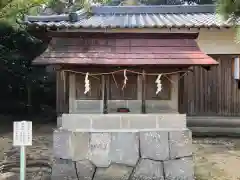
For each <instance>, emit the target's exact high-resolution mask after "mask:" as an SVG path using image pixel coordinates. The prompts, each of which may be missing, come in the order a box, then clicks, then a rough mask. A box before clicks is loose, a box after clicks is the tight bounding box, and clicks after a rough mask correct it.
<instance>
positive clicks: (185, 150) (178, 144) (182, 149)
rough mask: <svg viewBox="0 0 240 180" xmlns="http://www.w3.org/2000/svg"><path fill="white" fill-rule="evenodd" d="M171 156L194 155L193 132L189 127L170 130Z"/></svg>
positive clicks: (174, 157) (172, 157)
mask: <svg viewBox="0 0 240 180" xmlns="http://www.w3.org/2000/svg"><path fill="white" fill-rule="evenodd" d="M169 146H170V158H171V159H176V158H181V157H186V156H191V155H192V132H191V131H190V130H188V129H185V130H176V131H170V132H169Z"/></svg>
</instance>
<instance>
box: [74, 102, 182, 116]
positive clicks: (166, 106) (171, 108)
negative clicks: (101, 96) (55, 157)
mask: <svg viewBox="0 0 240 180" xmlns="http://www.w3.org/2000/svg"><path fill="white" fill-rule="evenodd" d="M176 103H177V101H176ZM176 103H175V101H174V100H146V112H147V113H168V112H169V113H173V112H175V113H176V112H177V111H178V108H177V106H176V105H175V104H176ZM121 107H125V108H129V110H130V112H129V114H136V113H141V110H142V108H141V107H142V101H141V100H108V113H117V108H121ZM70 108H71V109H70V112H71V113H84V114H85V113H86V114H89V113H97V114H101V113H102V111H103V101H102V100H75V101H74V105H73V107H70Z"/></svg>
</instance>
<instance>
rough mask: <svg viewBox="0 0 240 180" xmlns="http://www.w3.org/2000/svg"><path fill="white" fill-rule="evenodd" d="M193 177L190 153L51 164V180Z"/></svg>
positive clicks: (185, 179) (180, 179) (171, 179)
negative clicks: (103, 163) (132, 161)
mask: <svg viewBox="0 0 240 180" xmlns="http://www.w3.org/2000/svg"><path fill="white" fill-rule="evenodd" d="M66 179H67V180H194V173H193V160H192V158H191V157H186V158H180V159H175V160H166V161H155V160H150V159H142V158H140V159H139V161H138V163H137V164H136V165H135V166H133V167H131V166H127V165H124V164H117V163H112V164H110V166H109V167H106V168H102V167H96V166H95V165H94V164H92V163H91V162H90V161H89V160H85V161H71V160H60V159H58V160H57V162H56V163H55V164H54V166H53V170H52V180H66Z"/></svg>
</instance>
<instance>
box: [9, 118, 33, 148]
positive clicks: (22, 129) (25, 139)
mask: <svg viewBox="0 0 240 180" xmlns="http://www.w3.org/2000/svg"><path fill="white" fill-rule="evenodd" d="M13 146H32V121H15V122H14V124H13Z"/></svg>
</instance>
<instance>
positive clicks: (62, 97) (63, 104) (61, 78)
mask: <svg viewBox="0 0 240 180" xmlns="http://www.w3.org/2000/svg"><path fill="white" fill-rule="evenodd" d="M56 95H57V97H56V111H57V116H59V115H61V114H63V113H68V112H69V73H67V72H64V71H63V70H61V69H57V71H56Z"/></svg>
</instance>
